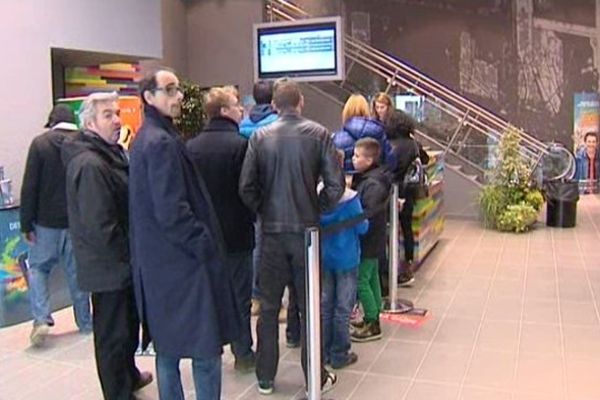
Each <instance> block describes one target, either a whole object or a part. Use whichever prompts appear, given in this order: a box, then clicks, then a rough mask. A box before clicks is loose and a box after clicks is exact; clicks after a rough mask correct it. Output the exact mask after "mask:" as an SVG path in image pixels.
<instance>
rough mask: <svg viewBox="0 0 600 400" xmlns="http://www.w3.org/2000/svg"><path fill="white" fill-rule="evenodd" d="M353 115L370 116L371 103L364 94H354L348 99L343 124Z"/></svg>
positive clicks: (343, 113) (343, 114)
mask: <svg viewBox="0 0 600 400" xmlns="http://www.w3.org/2000/svg"><path fill="white" fill-rule="evenodd" d="M352 117H369V103H368V102H367V99H365V97H364V96H363V95H360V94H353V95H352V96H350V97H349V98H348V100H347V101H346V104H345V105H344V110H343V111H342V124H345V123H346V121H348V120H349V119H350V118H352Z"/></svg>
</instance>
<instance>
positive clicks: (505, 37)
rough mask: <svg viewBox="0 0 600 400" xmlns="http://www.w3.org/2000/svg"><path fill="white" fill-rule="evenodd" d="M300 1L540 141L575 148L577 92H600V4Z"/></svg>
mask: <svg viewBox="0 0 600 400" xmlns="http://www.w3.org/2000/svg"><path fill="white" fill-rule="evenodd" d="M296 3H298V5H300V6H302V7H304V8H305V9H307V10H308V11H309V12H311V14H313V15H331V14H336V13H342V14H343V15H344V16H345V17H346V23H347V32H350V33H351V34H352V35H353V36H355V37H357V38H360V39H361V40H364V41H367V42H368V43H369V44H371V45H372V46H374V47H377V48H379V49H381V50H383V51H386V52H388V53H390V54H393V55H395V56H396V57H398V58H400V59H401V60H403V61H405V62H408V63H409V64H411V65H413V66H415V67H416V68H418V69H419V70H421V71H422V72H424V73H426V74H427V75H429V76H431V77H433V78H435V79H436V80H438V81H440V82H441V83H444V84H445V85H447V86H448V87H450V88H452V89H454V90H456V91H458V92H460V93H461V94H463V95H465V96H467V97H468V98H470V99H471V100H473V101H475V102H477V103H479V104H481V105H483V106H484V107H486V108H488V109H490V110H492V111H494V112H495V113H497V114H499V115H501V116H502V117H504V118H506V119H507V120H509V121H511V122H512V123H514V124H515V125H518V126H521V127H523V128H524V129H525V130H527V131H528V132H530V133H532V134H534V135H536V136H537V137H539V138H540V139H542V140H547V141H549V140H558V141H561V142H563V143H564V144H566V145H567V146H569V147H570V146H571V145H572V143H573V142H572V135H573V96H574V94H575V93H578V92H597V91H598V86H599V74H598V70H599V69H600V54H598V43H599V41H598V38H600V22H598V21H600V0H570V1H568V2H567V1H562V0H427V1H423V0H371V1H364V0H344V1H341V0H298V1H296ZM597 14H598V15H597ZM379 84H380V82H379Z"/></svg>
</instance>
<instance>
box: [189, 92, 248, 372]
mask: <svg viewBox="0 0 600 400" xmlns="http://www.w3.org/2000/svg"><path fill="white" fill-rule="evenodd" d="M205 109H206V113H207V115H208V118H209V122H208V125H207V126H206V127H205V128H204V131H203V132H202V133H201V134H200V135H198V136H197V137H195V138H194V139H192V140H190V141H189V142H188V143H187V148H188V150H189V151H190V153H191V155H192V159H193V161H194V163H195V164H196V166H197V167H198V172H200V175H201V176H202V178H203V179H204V181H205V182H206V187H207V189H208V192H209V193H210V196H211V198H212V200H213V204H214V207H215V211H216V212H217V217H218V218H219V222H220V224H221V229H222V231H223V236H224V239H225V250H226V252H227V254H226V258H225V262H226V265H225V266H226V268H227V270H228V272H229V274H230V277H231V283H232V286H233V287H234V289H235V297H236V305H237V308H238V311H239V312H240V323H241V330H240V335H239V337H238V338H237V339H236V340H234V341H233V342H232V343H231V350H232V351H233V354H234V356H235V364H234V367H235V369H236V370H238V371H242V372H248V371H251V370H253V369H254V352H253V351H252V332H251V330H250V305H251V300H250V299H251V296H252V249H253V247H254V213H253V212H252V211H250V210H249V209H248V208H247V207H246V206H245V205H244V203H243V202H242V199H240V196H239V194H238V184H239V180H240V172H241V171H242V163H243V162H244V156H245V155H246V148H247V147H248V141H247V140H246V139H244V138H243V137H242V136H240V132H239V128H238V124H239V123H240V120H241V119H242V114H243V108H242V106H241V105H240V103H239V94H238V92H237V90H236V89H235V88H234V87H231V86H230V87H223V88H220V87H219V88H213V89H211V90H210V91H209V92H208V94H207V96H206V104H205Z"/></svg>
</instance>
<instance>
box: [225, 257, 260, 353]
mask: <svg viewBox="0 0 600 400" xmlns="http://www.w3.org/2000/svg"><path fill="white" fill-rule="evenodd" d="M225 262H226V264H227V270H228V271H229V273H230V277H231V283H232V286H233V289H234V291H235V301H236V303H237V304H236V305H237V309H238V311H239V313H240V315H239V317H240V333H239V335H238V337H237V338H236V339H235V340H234V341H232V342H231V351H232V353H233V355H234V356H235V358H236V359H237V358H251V357H254V353H253V352H252V332H251V327H250V308H251V296H252V253H250V252H248V253H239V254H228V255H227V257H226V259H225Z"/></svg>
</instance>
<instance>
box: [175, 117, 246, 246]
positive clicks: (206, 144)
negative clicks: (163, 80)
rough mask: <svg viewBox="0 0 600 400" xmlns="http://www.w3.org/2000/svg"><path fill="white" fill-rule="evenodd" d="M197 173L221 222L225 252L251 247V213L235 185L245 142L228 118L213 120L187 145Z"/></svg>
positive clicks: (235, 125)
mask: <svg viewBox="0 0 600 400" xmlns="http://www.w3.org/2000/svg"><path fill="white" fill-rule="evenodd" d="M187 148H188V150H189V152H190V154H191V156H192V160H193V161H194V163H195V164H196V167H197V168H198V172H200V175H201V176H202V179H204V182H205V183H206V187H207V188H208V192H209V193H210V196H211V198H212V201H213V205H214V207H215V211H216V212H217V216H218V218H219V222H220V223H221V229H222V231H223V236H224V238H225V245H226V249H227V253H230V254H234V253H243V252H250V251H252V249H253V248H254V213H253V212H252V211H250V209H249V208H248V207H246V206H245V205H244V203H243V202H242V199H241V198H240V195H239V194H238V184H239V181H240V173H241V171H242V164H243V163H244V156H245V155H246V149H247V148H248V141H247V140H246V139H244V138H243V137H242V136H240V132H239V129H238V124H237V123H236V122H235V121H233V120H231V119H229V118H223V117H219V118H213V119H211V120H210V122H209V123H208V126H206V128H204V131H203V132H202V133H201V134H200V135H198V136H197V137H195V138H194V139H192V140H190V141H189V142H187Z"/></svg>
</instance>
